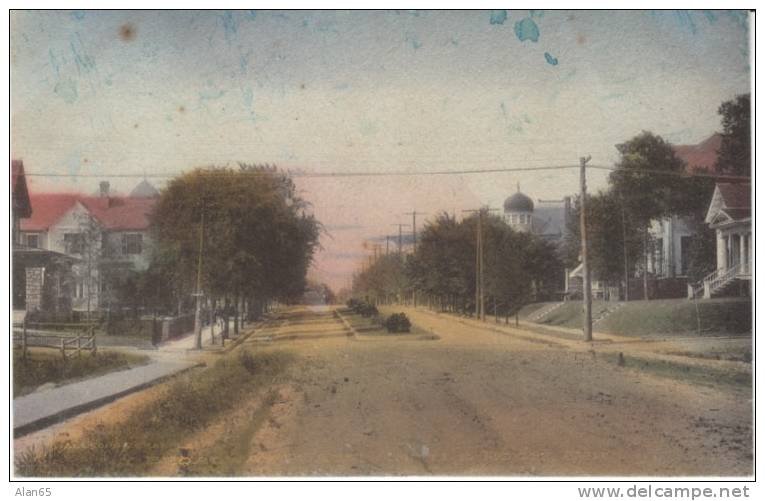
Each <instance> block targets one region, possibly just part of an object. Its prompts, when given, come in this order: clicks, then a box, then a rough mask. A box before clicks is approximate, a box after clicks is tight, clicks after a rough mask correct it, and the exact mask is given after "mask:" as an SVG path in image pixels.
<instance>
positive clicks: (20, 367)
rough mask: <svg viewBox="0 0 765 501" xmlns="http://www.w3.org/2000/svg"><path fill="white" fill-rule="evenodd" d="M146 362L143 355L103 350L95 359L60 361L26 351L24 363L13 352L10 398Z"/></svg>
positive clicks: (55, 356)
mask: <svg viewBox="0 0 765 501" xmlns="http://www.w3.org/2000/svg"><path fill="white" fill-rule="evenodd" d="M148 361H149V357H147V356H145V355H135V354H132V353H123V352H119V351H106V350H103V351H98V352H96V354H95V355H91V354H89V353H83V354H82V356H80V357H77V356H72V357H70V358H67V359H63V358H62V357H61V354H60V353H59V352H57V351H54V350H45V349H29V350H28V351H27V359H26V360H24V359H23V358H22V357H21V350H14V352H13V396H14V397H19V396H22V395H26V394H27V393H31V392H33V391H34V390H35V389H36V388H38V387H39V386H41V385H43V384H46V383H55V384H64V383H67V382H71V381H74V380H77V379H82V378H86V377H93V376H99V375H102V374H106V373H109V372H113V371H116V370H120V369H128V368H130V367H135V366H139V365H144V364H146V363H147V362H148Z"/></svg>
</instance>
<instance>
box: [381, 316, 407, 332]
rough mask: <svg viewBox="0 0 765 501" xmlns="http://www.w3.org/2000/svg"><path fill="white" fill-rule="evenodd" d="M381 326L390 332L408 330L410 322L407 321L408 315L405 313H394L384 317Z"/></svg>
mask: <svg viewBox="0 0 765 501" xmlns="http://www.w3.org/2000/svg"><path fill="white" fill-rule="evenodd" d="M383 326H384V327H385V328H386V329H387V330H388V332H390V333H396V332H409V330H410V329H411V327H412V322H410V321H409V317H407V316H406V314H405V313H394V314H392V315H390V316H389V317H388V318H386V319H385V321H384V322H383Z"/></svg>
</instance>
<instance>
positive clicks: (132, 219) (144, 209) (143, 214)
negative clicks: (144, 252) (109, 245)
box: [80, 197, 157, 230]
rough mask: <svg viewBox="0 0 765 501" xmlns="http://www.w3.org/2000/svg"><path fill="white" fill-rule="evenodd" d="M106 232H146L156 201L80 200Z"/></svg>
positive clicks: (110, 198) (118, 198)
mask: <svg viewBox="0 0 765 501" xmlns="http://www.w3.org/2000/svg"><path fill="white" fill-rule="evenodd" d="M80 202H82V204H83V205H84V206H85V207H86V208H87V209H88V210H89V211H90V212H91V213H92V214H93V216H95V218H96V219H98V220H99V222H100V223H101V224H102V225H103V227H104V228H105V229H107V230H146V229H148V228H149V214H150V213H151V211H152V209H153V208H154V205H155V204H156V202H157V200H156V199H154V198H143V197H141V198H135V197H86V198H83V199H81V200H80Z"/></svg>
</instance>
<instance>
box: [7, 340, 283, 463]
mask: <svg viewBox="0 0 765 501" xmlns="http://www.w3.org/2000/svg"><path fill="white" fill-rule="evenodd" d="M289 359H290V357H289V356H288V355H287V354H286V353H283V352H270V353H258V354H252V353H251V352H249V351H245V350H242V351H238V352H233V353H231V354H228V355H226V356H225V358H222V359H219V360H217V361H216V362H215V364H214V365H213V366H212V367H209V368H206V369H204V370H202V371H201V372H196V371H193V372H190V373H187V374H184V375H182V376H180V377H179V378H178V379H177V380H175V381H174V382H173V383H170V384H169V385H168V386H167V387H166V389H165V390H164V391H163V392H162V394H161V395H160V396H159V397H158V398H157V399H155V400H153V401H151V402H150V403H148V404H147V405H146V406H145V407H143V408H141V409H140V410H138V411H136V412H134V413H133V414H131V415H130V416H128V417H127V418H126V420H124V421H123V422H120V423H117V424H112V425H104V424H101V425H97V426H95V427H93V428H91V429H89V430H87V431H86V432H85V434H84V435H83V437H82V438H81V439H80V440H78V441H77V442H76V443H72V442H69V441H62V442H55V443H54V444H52V445H50V446H46V447H42V448H40V449H35V448H30V449H28V450H27V451H25V452H24V453H22V454H20V455H19V456H17V457H16V460H15V464H16V472H17V474H18V475H19V476H24V477H104V476H119V477H131V476H140V475H145V474H146V473H147V472H148V471H149V470H150V469H151V467H152V466H153V465H154V464H156V463H157V462H158V461H159V460H160V459H161V458H162V457H163V456H164V455H165V454H166V453H167V451H168V450H170V449H171V448H173V447H175V446H177V445H178V444H180V443H182V442H183V440H184V438H186V437H188V436H189V435H190V434H191V433H193V432H195V431H197V430H199V429H201V428H202V427H204V426H206V425H208V424H209V423H211V422H212V421H213V420H214V419H215V418H216V417H217V416H218V415H219V414H220V413H221V412H223V411H226V410H228V409H231V408H233V407H234V406H235V405H237V404H238V403H239V402H241V400H242V399H243V398H244V397H246V395H247V394H249V393H250V392H253V391H255V390H257V389H258V388H259V387H260V386H262V385H264V384H269V383H272V382H273V381H274V378H275V377H276V376H277V375H279V374H280V373H281V372H282V371H283V370H284V368H285V367H286V365H287V363H288V362H289Z"/></svg>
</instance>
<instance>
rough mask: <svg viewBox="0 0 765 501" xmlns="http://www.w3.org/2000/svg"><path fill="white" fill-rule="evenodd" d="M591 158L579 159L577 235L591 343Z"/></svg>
mask: <svg viewBox="0 0 765 501" xmlns="http://www.w3.org/2000/svg"><path fill="white" fill-rule="evenodd" d="M591 158H592V157H590V156H589V155H587V157H581V158H579V188H580V195H579V196H580V199H581V202H580V203H579V225H580V226H579V233H580V234H581V240H582V285H583V290H582V300H583V301H584V325H583V330H584V340H585V341H592V284H591V283H590V263H589V262H588V260H587V176H586V173H585V171H586V165H587V162H589V161H590V159H591Z"/></svg>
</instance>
